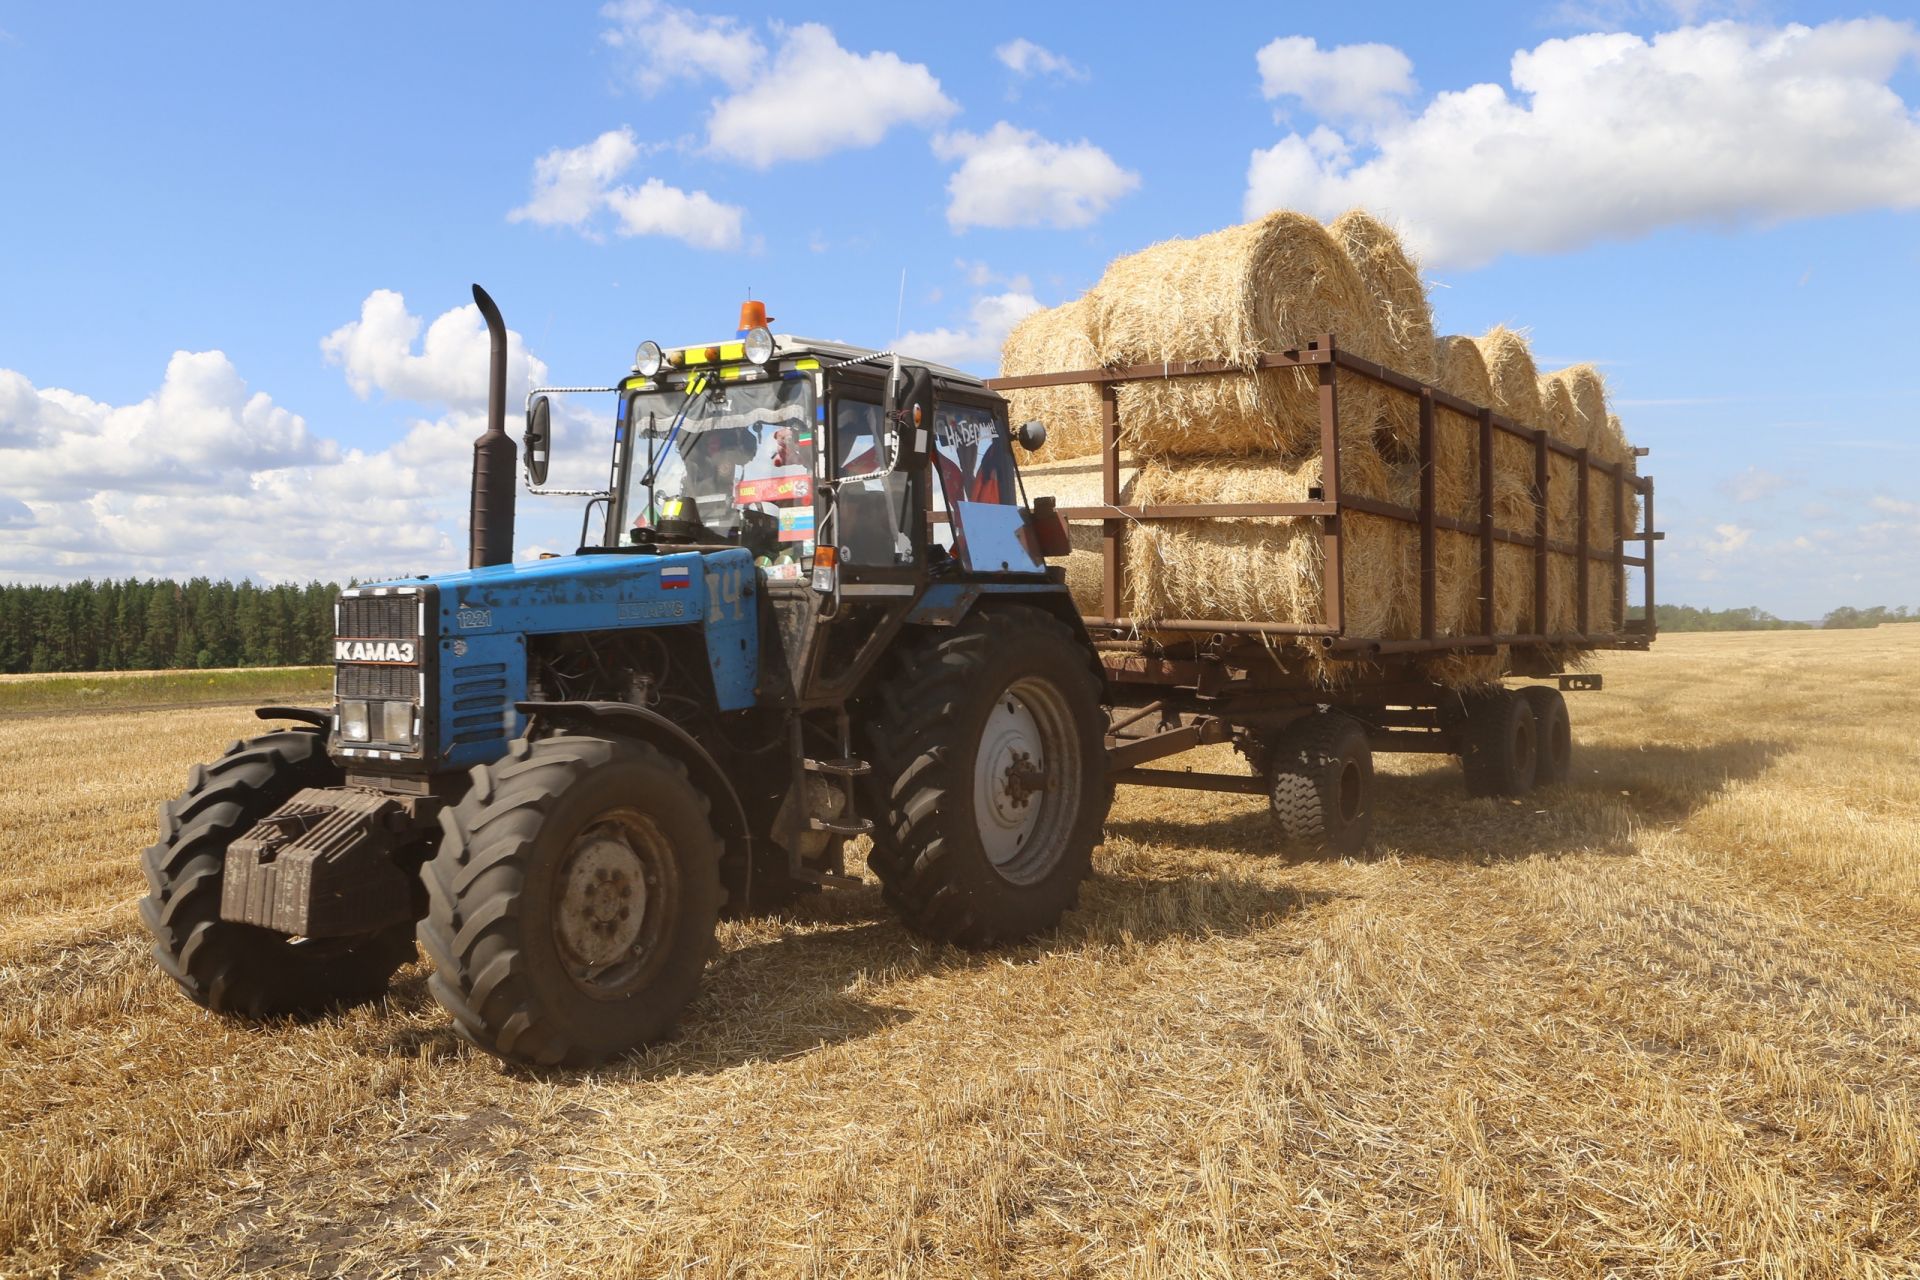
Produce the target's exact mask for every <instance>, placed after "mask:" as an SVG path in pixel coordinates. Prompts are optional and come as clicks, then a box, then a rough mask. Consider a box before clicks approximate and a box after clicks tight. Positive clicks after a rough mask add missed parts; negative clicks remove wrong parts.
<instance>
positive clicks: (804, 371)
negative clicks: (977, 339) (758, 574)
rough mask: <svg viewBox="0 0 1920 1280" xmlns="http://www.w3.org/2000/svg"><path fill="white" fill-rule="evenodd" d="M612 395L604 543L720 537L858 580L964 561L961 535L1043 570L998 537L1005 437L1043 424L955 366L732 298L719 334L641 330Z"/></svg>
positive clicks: (1019, 569) (1007, 473)
mask: <svg viewBox="0 0 1920 1280" xmlns="http://www.w3.org/2000/svg"><path fill="white" fill-rule="evenodd" d="M619 393H620V402H619V407H618V409H617V411H616V425H615V431H614V441H615V448H614V457H613V468H612V483H611V485H610V487H609V488H610V501H609V503H608V511H607V513H606V521H607V523H606V529H605V533H604V536H603V538H602V545H603V546H605V547H608V548H614V547H650V546H659V545H681V546H684V545H688V544H708V545H716V544H724V545H730V546H739V547H745V548H746V549H747V550H748V551H750V552H752V554H753V560H754V563H755V565H757V566H758V567H759V568H760V569H761V570H762V572H763V575H764V576H765V577H766V578H767V579H769V580H771V581H797V580H806V581H813V580H814V579H815V574H814V570H815V569H816V567H819V568H834V569H837V570H838V571H839V573H840V574H842V575H845V576H846V577H847V578H849V579H850V580H851V579H861V580H866V579H870V578H874V576H875V575H878V576H879V578H881V579H886V578H890V577H897V576H899V575H900V574H901V573H902V572H903V571H904V573H905V574H906V576H907V577H909V578H914V577H918V576H920V575H919V574H917V573H916V572H915V571H916V570H920V569H926V570H929V571H931V572H932V573H936V574H937V573H940V572H945V571H948V570H949V562H959V563H961V564H963V565H966V566H969V567H971V565H972V560H973V558H974V557H973V556H972V554H971V552H972V550H973V549H972V548H970V547H969V545H968V535H969V533H972V534H973V535H974V537H975V540H976V541H985V542H990V543H991V544H992V546H991V547H990V548H988V549H989V550H991V551H994V552H995V553H1001V552H1004V553H1005V554H998V555H997V558H991V563H990V564H988V563H985V561H984V560H983V562H982V566H981V567H985V568H988V569H991V570H993V571H995V572H1008V573H1027V574H1040V573H1043V572H1044V570H1045V565H1044V563H1043V562H1042V561H1041V558H1040V557H1039V556H1038V555H1037V554H1035V551H1036V550H1037V547H1036V546H1035V545H1034V544H1033V543H1032V541H1031V539H1028V540H1025V542H1024V543H1023V542H1022V541H1020V540H1018V539H1016V542H1015V544H1014V545H1011V546H1007V545H1003V544H1004V543H1005V541H1006V534H1007V533H1009V532H1012V531H1015V530H1017V529H1019V528H1021V527H1022V525H1023V522H1022V521H1021V520H1020V519H1019V518H1018V515H1017V511H1016V508H1017V504H1018V498H1019V473H1018V468H1017V466H1016V464H1015V460H1014V455H1013V446H1014V443H1015V440H1016V439H1024V440H1025V441H1027V443H1028V447H1030V448H1033V447H1038V444H1039V442H1040V441H1041V440H1042V439H1044V432H1042V431H1041V430H1040V429H1039V428H1038V427H1037V425H1030V426H1029V427H1027V428H1022V429H1021V430H1020V431H1014V430H1012V429H1010V426H1009V423H1008V422H1007V406H1006V401H1005V400H1003V399H1002V398H1001V397H1000V396H999V395H997V394H996V393H994V392H993V391H991V390H989V389H988V388H987V386H986V384H985V383H984V382H982V381H981V380H980V379H979V378H976V377H974V376H972V375H971V374H967V373H963V372H961V371H960V370H958V369H950V368H946V367H944V366H940V365H928V364H920V363H911V362H903V361H902V360H901V359H900V358H899V357H897V356H894V355H893V354H892V353H888V352H877V351H874V350H871V349H869V348H862V347H853V346H848V345H846V344H844V343H837V342H827V341H822V340H819V339H814V338H802V337H795V336H792V335H787V334H774V333H772V332H771V331H770V330H769V329H768V328H767V322H766V314H765V307H764V304H761V303H757V302H749V303H747V304H746V305H745V307H743V308H742V316H741V328H740V330H739V335H738V337H737V339H736V340H735V341H731V342H723V343H712V344H708V345H704V346H700V345H694V346H685V347H674V348H663V347H661V346H660V345H659V344H657V343H654V342H646V343H642V344H641V346H640V348H639V350H638V351H637V352H636V354H635V357H634V368H633V375H632V376H631V377H629V378H627V379H625V380H624V381H623V382H622V383H621V385H620V388H619ZM983 507H987V508H1003V509H1004V510H1003V511H1000V512H985V511H979V510H977V508H983ZM821 548H825V550H824V551H821V550H820V549H821ZM832 577H833V575H828V574H824V573H823V574H821V575H819V581H820V582H821V583H822V585H823V587H824V586H825V585H826V584H828V583H830V582H831V581H832Z"/></svg>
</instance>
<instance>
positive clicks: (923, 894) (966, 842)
mask: <svg viewBox="0 0 1920 1280" xmlns="http://www.w3.org/2000/svg"><path fill="white" fill-rule="evenodd" d="M1100 694H1101V684H1100V680H1099V677H1098V676H1097V675H1096V674H1095V673H1094V670H1093V668H1092V666H1091V664H1090V663H1089V662H1088V660H1087V655H1086V651H1085V649H1084V647H1083V646H1082V645H1080V644H1079V643H1078V642H1077V641H1076V640H1075V638H1074V635H1073V633H1072V632H1071V631H1069V630H1068V629H1067V627H1066V626H1065V624H1063V623H1061V622H1060V621H1059V620H1057V619H1055V618H1053V617H1050V616H1049V615H1047V614H1045V613H1042V612H1040V611H1039V610H1036V609H1028V608H1020V607H1012V608H1001V609H998V610H993V611H982V612H980V613H977V614H975V615H974V616H973V617H972V618H970V619H968V620H967V621H966V622H965V623H962V624H961V625H960V626H959V627H956V628H954V629H953V630H951V631H944V632H938V633H934V637H933V638H930V639H929V640H928V641H927V642H926V643H924V644H922V645H919V646H916V647H911V648H908V649H905V650H903V652H902V653H901V655H900V657H899V658H898V659H896V661H895V663H894V665H893V666H892V667H891V668H890V669H889V670H888V671H887V672H886V673H885V674H884V676H883V677H882V679H881V681H880V683H879V685H878V688H877V691H876V693H875V694H874V695H872V696H871V698H870V699H869V703H870V705H868V706H867V707H866V708H864V709H863V715H862V720H863V724H864V729H865V735H866V738H867V743H866V754H867V759H868V760H870V761H871V762H872V764H873V770H874V771H873V774H872V775H871V778H870V779H869V789H868V794H869V798H870V800H871V802H872V804H873V806H874V812H875V813H876V815H877V818H876V823H875V830H874V837H873V850H872V852H871V853H869V854H868V858H867V863H868V866H869V867H870V868H871V869H872V870H873V872H874V874H875V875H876V876H878V877H879V880H880V884H881V888H882V893H883V895H884V896H885V898H886V901H887V902H888V904H889V905H891V906H892V907H893V908H894V910H895V911H897V912H898V913H899V915H900V918H901V920H902V921H904V922H905V923H906V925H907V926H908V927H909V928H911V929H913V930H914V931H915V932H917V933H921V934H924V935H926V936H927V937H930V938H936V939H939V940H941V941H945V942H952V943H956V944H958V945H960V946H965V947H987V946H992V945H995V944H997V943H1003V942H1014V941H1018V940H1020V939H1023V938H1028V937H1031V936H1033V935H1034V934H1036V933H1040V932H1042V931H1044V930H1047V929H1050V928H1052V927H1053V926H1054V925H1055V924H1057V923H1058V922H1059V920H1060V917H1061V916H1062V915H1064V914H1066V912H1068V911H1069V910H1071V909H1072V908H1073V906H1074V905H1075V903H1076V902H1077V901H1078V898H1079V890H1080V883H1081V881H1082V880H1084V879H1085V878H1086V876H1087V873H1088V871H1089V869H1090V866H1091V863H1092V855H1093V846H1094V845H1095V844H1096V843H1097V842H1098V841H1099V839H1100V832H1101V827H1102V825H1103V824H1104V822H1105V821H1106V814H1107V809H1108V807H1109V805H1110V804H1111V802H1112V798H1113V786H1112V783H1111V782H1109V781H1108V779H1107V774H1106V753H1105V750H1104V736H1103V735H1104V733H1105V727H1106V718H1105V716H1104V715H1103V714H1102V712H1101V708H1100ZM1043 744H1044V745H1043ZM983 778H984V779H990V780H991V785H984V784H982V783H981V782H980V781H979V780H980V779H983ZM1030 788H1031V789H1030ZM1029 805H1032V806H1038V807H1037V808H1036V809H1033V810H1031V811H1029V810H1028V809H1027V806H1029Z"/></svg>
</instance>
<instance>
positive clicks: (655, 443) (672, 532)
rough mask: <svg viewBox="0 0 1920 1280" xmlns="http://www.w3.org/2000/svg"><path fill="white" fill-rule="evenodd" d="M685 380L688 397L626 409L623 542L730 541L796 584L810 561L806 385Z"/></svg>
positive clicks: (656, 395) (667, 395)
mask: <svg viewBox="0 0 1920 1280" xmlns="http://www.w3.org/2000/svg"><path fill="white" fill-rule="evenodd" d="M694 377H695V378H696V379H697V380H698V382H697V386H696V389H695V390H694V392H693V394H692V395H691V396H689V395H688V394H687V392H686V391H685V390H683V389H681V388H677V387H670V388H666V389H663V390H660V391H646V392H641V393H640V394H638V395H636V396H634V397H633V399H632V401H631V402H630V404H629V407H628V422H629V423H630V424H631V427H632V430H631V432H630V433H629V438H630V445H629V447H628V453H627V469H626V493H625V495H624V496H625V507H624V510H625V512H626V524H627V538H628V540H629V541H639V540H640V539H641V538H643V537H645V536H646V531H648V530H652V531H655V532H656V533H657V534H658V536H659V537H660V538H661V539H663V540H665V541H669V542H707V541H719V542H732V543H736V544H738V545H740V546H744V547H746V548H748V549H749V550H751V551H752V552H753V554H754V559H755V560H756V561H757V562H759V563H760V564H762V565H764V566H767V567H769V568H770V569H775V570H776V571H777V570H779V569H781V568H786V567H789V566H790V569H789V572H790V573H791V574H792V575H793V576H798V575H799V573H800V571H801V568H802V567H803V564H804V562H805V559H806V557H808V556H810V555H811V554H812V553H813V458H814V454H813V449H814V419H813V384H812V381H811V380H810V379H807V378H783V379H778V380H768V381H764V382H727V381H723V380H721V379H719V378H717V377H712V376H710V375H703V374H695V375H694ZM676 423H677V424H678V425H677V429H676Z"/></svg>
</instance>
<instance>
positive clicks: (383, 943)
mask: <svg viewBox="0 0 1920 1280" xmlns="http://www.w3.org/2000/svg"><path fill="white" fill-rule="evenodd" d="M340 783H341V774H340V771H339V770H338V769H337V768H335V767H334V764H333V762H332V761H331V760H329V759H327V751H326V741H325V739H324V738H322V737H321V735H320V734H318V733H314V732H312V731H310V730H305V729H293V730H287V731H283V732H280V733H269V734H265V735H263V736H261V737H258V738H250V739H248V740H246V741H244V742H236V743H234V744H233V745H232V746H230V747H228V748H227V753H226V754H225V755H223V756H222V757H220V759H218V760H216V761H214V762H213V763H212V764H207V765H196V766H195V767H194V770H193V773H192V774H191V776H190V779H189V781H188V783H187V789H186V791H185V792H183V793H182V794H181V795H180V796H179V797H178V798H176V799H174V800H170V801H168V802H167V803H166V804H164V805H162V806H161V808H160V840H159V842H158V843H157V844H155V845H153V846H151V847H150V848H148V849H147V850H146V852H145V853H143V854H142V855H141V859H140V861H141V866H142V869H143V870H145V872H146V874H147V896H146V897H144V898H142V899H141V900H140V919H141V920H142V921H143V922H144V923H145V924H146V926H147V931H148V932H150V933H151V934H153V954H154V958H155V959H156V960H158V961H159V962H160V967H161V968H162V969H164V970H166V973H167V976H168V977H170V978H172V979H173V980H174V982H175V983H176V984H177V985H178V986H179V988H180V990H182V991H183V992H185V993H186V995H187V998H188V999H190V1000H192V1001H193V1002H194V1003H196V1004H199V1005H203V1006H205V1007H206V1008H208V1009H211V1010H213V1011H214V1012H216V1013H229V1014H238V1015H240V1016H243V1017H248V1018H269V1017H276V1016H279V1015H284V1014H312V1013H319V1012H321V1011H322V1010H325V1009H329V1008H342V1007H345V1006H348V1005H355V1004H364V1003H366V1002H367V1001H369V1000H377V999H379V998H380V997H381V996H382V995H384V994H385V993H386V990H387V984H388V982H389V981H390V980H391V979H392V977H393V973H394V970H396V969H398V968H399V967H400V966H401V965H403V964H405V963H407V962H408V961H409V960H411V959H413V958H414V956H415V954H416V953H415V951H414V948H413V925H412V924H411V923H405V922H403V923H401V924H397V925H392V926H389V927H388V928H385V929H380V930H376V931H374V932H373V933H369V934H363V935H360V936H357V937H350V938H290V937H288V936H287V935H285V934H283V933H276V932H274V931H273V930H272V929H262V928H260V927H258V926H256V925H250V924H242V923H240V922H238V921H234V920H222V919H221V918H220V884H221V881H222V879H223V878H224V877H225V873H226V856H227V846H228V845H229V844H232V843H233V841H234V840H235V839H237V838H238V837H240V836H243V835H245V834H246V833H247V832H248V831H250V830H252V829H253V825H254V824H255V823H257V822H259V821H260V819H262V818H264V817H266V816H267V815H268V814H269V813H272V812H273V811H274V810H275V809H278V808H279V807H280V806H281V805H282V804H285V803H286V802H287V801H288V800H291V799H292V798H293V796H294V794H295V793H296V792H299V791H301V790H303V789H304V788H307V787H337V786H339V785H340Z"/></svg>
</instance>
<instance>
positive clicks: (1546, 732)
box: [1520, 684, 1573, 787]
mask: <svg viewBox="0 0 1920 1280" xmlns="http://www.w3.org/2000/svg"><path fill="white" fill-rule="evenodd" d="M1520 696H1521V697H1523V698H1525V699H1526V700H1527V705H1528V706H1529V707H1532V708H1533V728H1534V756H1535V761H1534V766H1533V785H1534V786H1536V787H1552V786H1558V785H1559V784H1560V783H1563V782H1565V781H1566V780H1567V778H1568V777H1569V776H1570V775H1571V774H1572V772H1573V721H1572V719H1571V717H1569V716H1568V715H1567V700H1566V698H1565V697H1563V696H1561V693H1560V691H1559V690H1558V689H1552V688H1549V687H1547V686H1546V685H1544V684H1530V685H1526V686H1525V687H1523V688H1522V689H1521V690H1520Z"/></svg>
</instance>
